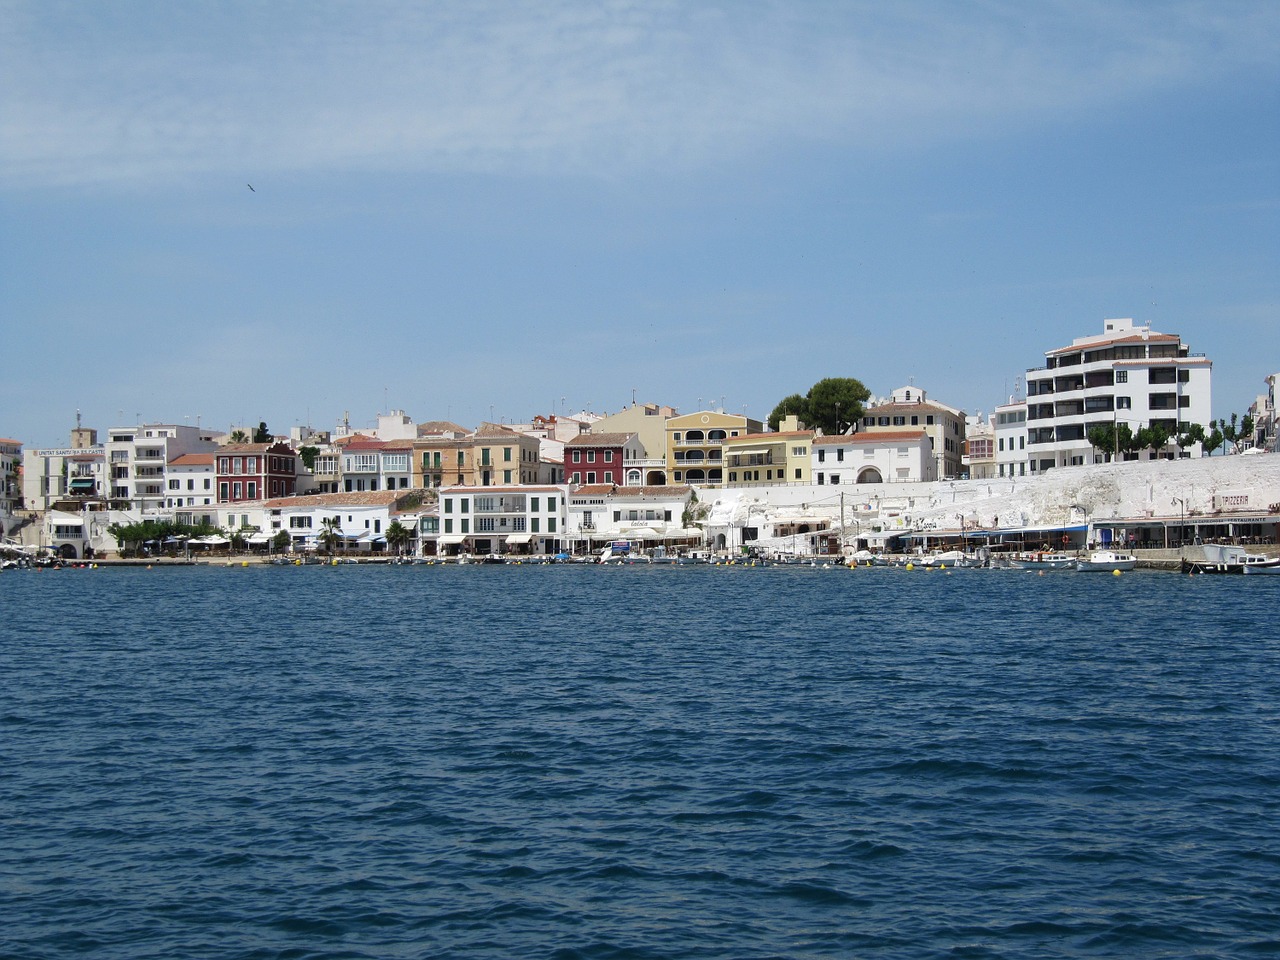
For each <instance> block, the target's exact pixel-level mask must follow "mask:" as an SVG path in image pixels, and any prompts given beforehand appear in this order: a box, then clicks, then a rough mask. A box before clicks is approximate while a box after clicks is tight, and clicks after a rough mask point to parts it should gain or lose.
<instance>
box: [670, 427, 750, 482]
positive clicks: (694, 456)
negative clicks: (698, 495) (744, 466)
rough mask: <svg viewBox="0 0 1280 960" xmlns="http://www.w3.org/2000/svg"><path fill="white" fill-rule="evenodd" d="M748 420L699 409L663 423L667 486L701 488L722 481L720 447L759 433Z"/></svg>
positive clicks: (721, 453) (722, 451) (722, 468)
mask: <svg viewBox="0 0 1280 960" xmlns="http://www.w3.org/2000/svg"><path fill="white" fill-rule="evenodd" d="M763 432H764V424H763V423H761V422H760V421H759V420H753V419H751V418H750V417H743V416H738V415H736V414H731V413H721V412H717V411H715V410H700V411H698V412H697V413H686V414H684V415H683V416H679V417H671V418H669V419H668V420H667V425H666V435H667V450H666V460H667V476H668V478H669V481H668V482H670V483H673V484H676V485H679V484H682V483H688V484H696V485H701V486H706V485H719V484H722V483H724V482H725V472H724V447H725V443H726V442H727V441H729V440H732V439H734V438H736V437H741V436H744V435H746V434H750V433H763Z"/></svg>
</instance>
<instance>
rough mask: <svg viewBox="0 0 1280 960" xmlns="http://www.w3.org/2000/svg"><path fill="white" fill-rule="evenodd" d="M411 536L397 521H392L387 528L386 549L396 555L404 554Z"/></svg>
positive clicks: (407, 529)
mask: <svg viewBox="0 0 1280 960" xmlns="http://www.w3.org/2000/svg"><path fill="white" fill-rule="evenodd" d="M412 537H413V534H412V533H410V532H409V528H408V527H406V526H405V525H404V524H403V523H401V522H400V521H399V520H392V521H391V523H390V524H388V526H387V547H388V548H389V549H391V550H394V551H395V552H396V554H397V555H399V554H401V553H403V552H404V547H405V544H407V543H408V542H409V540H410V539H412Z"/></svg>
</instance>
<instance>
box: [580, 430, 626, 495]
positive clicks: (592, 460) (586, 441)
mask: <svg viewBox="0 0 1280 960" xmlns="http://www.w3.org/2000/svg"><path fill="white" fill-rule="evenodd" d="M643 456H644V448H643V447H641V446H640V439H639V437H638V436H637V435H636V434H634V433H583V434H579V435H578V436H576V437H574V438H573V439H571V440H566V441H565V442H564V477H565V480H567V481H568V482H569V483H572V484H573V485H575V486H581V485H582V484H587V483H613V484H617V485H618V486H622V485H623V483H624V482H625V480H624V477H625V476H626V474H625V472H624V471H623V465H624V464H625V462H626V461H627V460H633V459H638V458H640V457H643Z"/></svg>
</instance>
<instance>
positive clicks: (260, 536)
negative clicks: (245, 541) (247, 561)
mask: <svg viewBox="0 0 1280 960" xmlns="http://www.w3.org/2000/svg"><path fill="white" fill-rule="evenodd" d="M273 536H274V534H270V533H255V534H254V535H253V536H251V537H250V538H249V542H250V543H267V542H269V541H270V540H271V539H272V538H273Z"/></svg>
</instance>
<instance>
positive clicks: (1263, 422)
mask: <svg viewBox="0 0 1280 960" xmlns="http://www.w3.org/2000/svg"><path fill="white" fill-rule="evenodd" d="M1277 383H1280V373H1273V374H1271V376H1269V377H1267V378H1266V384H1267V392H1266V393H1260V394H1258V398H1257V399H1256V400H1254V401H1253V404H1252V405H1251V406H1250V407H1249V416H1251V417H1253V445H1254V446H1255V447H1257V448H1258V449H1259V450H1267V451H1269V452H1271V453H1275V452H1276V434H1277V432H1280V430H1278V429H1277V428H1280V412H1277V410H1276V384H1277Z"/></svg>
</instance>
